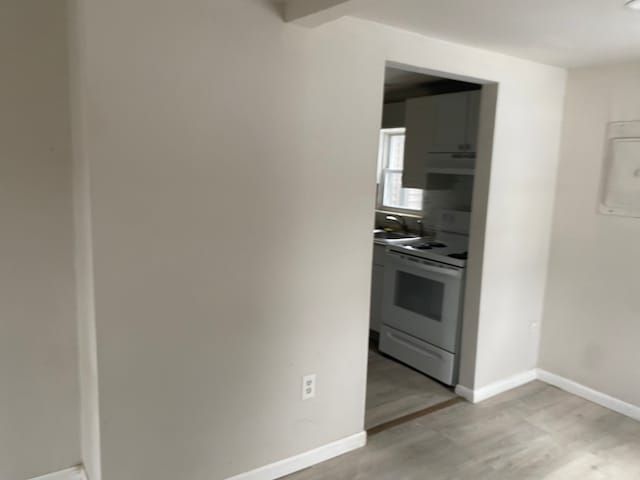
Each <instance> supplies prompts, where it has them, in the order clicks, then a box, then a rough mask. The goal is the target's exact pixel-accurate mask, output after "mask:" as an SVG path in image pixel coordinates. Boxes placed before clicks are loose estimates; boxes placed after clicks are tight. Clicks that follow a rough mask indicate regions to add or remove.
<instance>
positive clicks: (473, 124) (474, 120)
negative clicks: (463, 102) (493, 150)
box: [465, 90, 480, 152]
mask: <svg viewBox="0 0 640 480" xmlns="http://www.w3.org/2000/svg"><path fill="white" fill-rule="evenodd" d="M467 98H468V108H467V122H466V125H467V128H466V132H465V137H466V140H465V143H466V144H467V145H468V146H469V148H468V149H467V151H469V152H475V151H476V150H477V143H478V122H479V120H480V90H476V91H473V92H469V93H467Z"/></svg>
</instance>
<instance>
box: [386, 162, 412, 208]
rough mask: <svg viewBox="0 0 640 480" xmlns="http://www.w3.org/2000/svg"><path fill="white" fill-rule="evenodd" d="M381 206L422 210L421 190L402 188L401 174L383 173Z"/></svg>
mask: <svg viewBox="0 0 640 480" xmlns="http://www.w3.org/2000/svg"><path fill="white" fill-rule="evenodd" d="M383 177H384V184H383V192H384V195H383V199H382V204H383V205H384V206H386V207H395V208H404V209H408V210H422V190H420V189H419V188H402V172H390V171H388V170H387V171H384V172H383Z"/></svg>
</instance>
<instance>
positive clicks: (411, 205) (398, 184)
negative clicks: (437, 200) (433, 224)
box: [377, 128, 424, 212]
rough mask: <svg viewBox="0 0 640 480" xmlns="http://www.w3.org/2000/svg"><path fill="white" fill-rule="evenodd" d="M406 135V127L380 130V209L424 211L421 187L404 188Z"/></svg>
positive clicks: (378, 202)
mask: <svg viewBox="0 0 640 480" xmlns="http://www.w3.org/2000/svg"><path fill="white" fill-rule="evenodd" d="M404 137H405V129H404V128H386V129H382V130H381V131H380V149H379V153H378V200H377V208H378V210H393V211H398V210H400V211H409V212H421V211H422V195H423V193H424V192H423V191H422V190H420V189H419V188H402V169H403V164H404Z"/></svg>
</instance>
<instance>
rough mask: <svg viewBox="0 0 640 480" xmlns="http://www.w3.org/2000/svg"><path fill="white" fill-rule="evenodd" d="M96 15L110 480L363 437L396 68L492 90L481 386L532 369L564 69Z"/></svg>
mask: <svg viewBox="0 0 640 480" xmlns="http://www.w3.org/2000/svg"><path fill="white" fill-rule="evenodd" d="M82 4H83V5H84V9H83V11H82V12H81V14H80V16H79V18H78V23H79V25H80V26H81V28H80V31H81V32H82V33H81V36H80V38H79V39H78V42H79V43H80V44H81V47H82V48H81V61H80V63H79V69H78V70H77V71H76V72H75V75H76V76H79V77H82V79H83V81H84V82H85V84H84V90H83V91H82V92H81V96H82V97H83V98H84V99H85V101H84V102H80V104H81V107H80V108H81V115H80V118H81V122H82V129H81V130H82V133H81V135H82V144H83V151H82V155H83V159H84V160H85V161H86V162H87V165H88V166H89V167H90V183H91V191H90V199H89V200H88V202H89V203H90V207H91V210H90V215H91V221H92V225H93V227H92V232H91V233H92V237H93V266H94V275H95V276H94V280H95V308H96V311H95V320H96V331H97V353H98V358H97V360H98V373H99V376H100V386H99V391H100V412H101V424H100V428H101V442H102V462H103V463H102V470H103V476H104V478H107V479H113V478H115V479H118V480H144V479H154V480H164V479H167V480H168V479H171V480H174V479H176V478H224V477H226V476H229V475H232V474H235V473H238V472H242V471H246V470H249V469H252V468H255V467H258V466H261V465H264V464H266V463H269V462H273V461H275V460H279V459H282V458H285V457H288V456H291V455H293V454H296V453H300V452H303V451H306V450H309V449H311V448H314V447H317V446H319V445H323V444H326V443H328V442H330V441H333V440H336V439H339V438H342V437H346V436H348V435H351V434H354V433H356V432H359V431H361V430H362V428H363V417H364V396H365V370H366V358H367V331H368V313H369V312H368V305H369V286H370V274H371V269H370V267H371V265H370V261H371V248H372V247H371V246H372V243H371V227H372V223H373V218H372V217H373V216H372V209H373V206H374V196H375V182H374V179H375V164H376V154H377V143H378V129H379V126H380V119H381V108H382V91H383V79H384V68H385V61H387V60H391V61H395V62H399V63H403V64H409V65H416V66H419V67H423V68H430V69H433V70H441V71H444V72H454V73H457V74H459V75H461V76H465V77H473V78H481V79H485V80H488V81H498V82H500V95H499V99H498V120H497V121H498V125H497V128H496V133H495V136H496V145H495V148H494V154H495V155H494V158H493V163H494V167H495V170H494V172H493V174H492V175H491V189H490V198H489V201H488V203H489V214H488V225H487V241H486V244H485V245H486V248H485V251H484V265H483V266H476V268H481V269H482V275H481V278H482V281H483V294H482V297H480V298H479V302H480V306H479V311H480V321H479V325H475V326H476V327H477V329H478V330H479V332H480V345H479V348H478V355H477V360H478V363H477V365H474V363H473V362H471V366H470V367H469V368H471V371H469V372H467V378H468V380H469V382H470V383H474V384H479V385H482V384H484V383H487V382H491V381H493V380H497V379H501V378H503V377H504V376H508V375H510V374H512V373H517V372H520V371H522V370H526V369H528V368H531V367H534V366H535V362H536V351H537V334H536V333H535V332H533V333H532V332H531V331H530V329H529V324H530V323H531V322H538V321H539V319H540V318H539V317H540V311H541V305H542V294H543V284H544V279H545V276H546V264H547V252H548V237H549V228H550V212H551V202H552V197H553V195H552V194H553V190H554V188H553V183H554V179H555V165H556V161H557V144H558V138H559V124H560V115H561V109H562V97H563V88H564V80H565V77H564V72H563V71H562V70H559V69H556V68H551V67H546V66H542V65H537V64H534V63H530V62H526V61H521V60H517V59H513V58H509V57H505V56H502V55H496V54H492V53H488V52H484V51H480V50H474V49H471V48H467V47H462V46H457V45H454V44H450V43H445V42H440V41H436V40H431V39H427V38H424V37H421V36H418V35H415V34H410V33H406V32H402V31H399V30H395V29H391V28H386V27H383V26H381V25H377V24H373V23H368V22H365V21H361V20H355V19H349V18H345V19H342V20H339V21H337V22H335V23H332V24H328V25H326V26H324V27H321V28H319V29H317V30H308V29H304V28H301V27H298V26H295V25H287V24H284V23H283V22H282V21H281V19H280V17H279V15H278V13H277V12H276V11H275V10H274V9H273V7H272V6H270V2H266V1H264V2H262V1H258V0H253V1H241V2H239V1H237V0H217V1H212V0H185V1H182V2H175V1H173V0H137V1H135V2H131V1H129V0H126V1H125V0H111V1H109V2H105V1H102V0H85V1H83V2H82ZM487 176H488V173H487ZM476 245H477V243H476ZM475 248H477V246H476V247H475ZM479 253H480V252H477V251H476V252H475V254H479ZM473 254H474V252H473V249H472V255H473ZM468 321H469V322H472V323H475V320H474V319H469V320H468ZM467 347H469V346H467ZM471 350H473V349H471ZM474 369H475V370H474ZM306 373H317V374H318V396H317V398H316V399H314V400H313V401H308V402H302V401H301V400H300V398H299V397H300V382H301V376H302V375H303V374H306ZM469 386H473V385H469Z"/></svg>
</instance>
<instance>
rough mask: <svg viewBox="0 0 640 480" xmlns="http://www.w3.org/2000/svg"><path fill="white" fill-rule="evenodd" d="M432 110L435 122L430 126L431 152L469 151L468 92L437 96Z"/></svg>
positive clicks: (433, 98)
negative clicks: (467, 125)
mask: <svg viewBox="0 0 640 480" xmlns="http://www.w3.org/2000/svg"><path fill="white" fill-rule="evenodd" d="M429 98H431V99H432V102H431V107H430V108H431V109H433V113H432V115H433V117H434V119H435V121H434V122H433V124H432V125H431V126H430V129H431V141H430V145H429V152H432V153H443V152H446V153H451V152H463V151H466V150H467V146H466V144H467V137H466V124H467V112H468V107H469V97H468V93H467V92H462V93H449V94H446V95H435V96H433V97H429Z"/></svg>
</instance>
